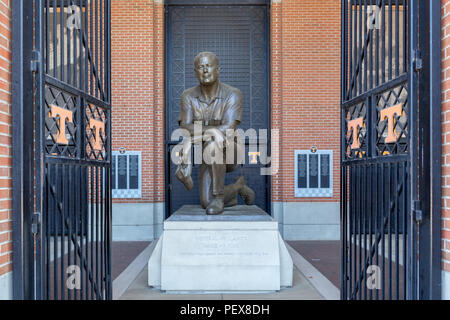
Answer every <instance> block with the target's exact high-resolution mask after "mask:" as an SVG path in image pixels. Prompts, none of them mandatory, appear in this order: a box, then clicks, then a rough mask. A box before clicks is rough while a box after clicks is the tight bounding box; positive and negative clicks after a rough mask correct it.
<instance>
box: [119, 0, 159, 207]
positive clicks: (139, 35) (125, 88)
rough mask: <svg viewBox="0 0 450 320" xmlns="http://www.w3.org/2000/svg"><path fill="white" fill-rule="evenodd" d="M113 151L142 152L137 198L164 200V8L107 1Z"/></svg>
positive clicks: (136, 0)
mask: <svg viewBox="0 0 450 320" xmlns="http://www.w3.org/2000/svg"><path fill="white" fill-rule="evenodd" d="M111 3H112V8H111V14H112V18H111V19H112V20H111V39H112V40H111V41H112V44H111V54H112V70H111V72H112V96H113V101H112V107H113V113H112V114H113V118H112V120H113V127H112V134H113V150H118V149H119V148H121V147H124V148H126V149H127V150H128V151H142V164H143V172H142V174H143V177H142V187H143V190H142V191H143V194H142V199H138V200H115V201H120V202H161V201H164V154H165V153H164V5H162V4H155V3H154V2H153V1H150V0H133V1H125V0H120V1H118V0H115V1H112V2H111Z"/></svg>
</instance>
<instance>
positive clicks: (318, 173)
mask: <svg viewBox="0 0 450 320" xmlns="http://www.w3.org/2000/svg"><path fill="white" fill-rule="evenodd" d="M295 197H298V198H311V197H333V151H332V150H321V151H319V150H317V148H314V147H313V148H311V150H296V151H295Z"/></svg>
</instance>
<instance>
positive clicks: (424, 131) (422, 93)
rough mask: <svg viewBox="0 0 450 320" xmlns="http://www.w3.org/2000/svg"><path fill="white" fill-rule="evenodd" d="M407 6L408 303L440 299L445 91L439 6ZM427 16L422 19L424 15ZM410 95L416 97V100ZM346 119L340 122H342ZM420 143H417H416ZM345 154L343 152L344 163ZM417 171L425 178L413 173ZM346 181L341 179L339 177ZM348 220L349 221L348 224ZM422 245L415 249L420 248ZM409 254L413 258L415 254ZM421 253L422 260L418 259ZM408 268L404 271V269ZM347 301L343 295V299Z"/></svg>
mask: <svg viewBox="0 0 450 320" xmlns="http://www.w3.org/2000/svg"><path fill="white" fill-rule="evenodd" d="M344 1H347V0H342V2H341V104H342V102H343V100H344V97H345V94H346V93H345V88H344V87H343V86H342V83H344V81H346V76H345V72H346V70H347V69H346V67H347V66H346V63H345V62H344V59H343V57H344V56H345V55H346V50H347V45H346V42H345V39H346V34H345V33H346V32H347V28H346V27H344V26H345V25H346V20H345V15H346V12H345V8H346V7H347V6H344V5H343V3H344ZM403 1H408V3H409V6H410V10H411V12H410V14H409V18H410V19H409V21H412V19H411V18H413V19H414V20H415V21H416V22H415V23H410V25H409V31H410V32H411V33H414V34H415V35H416V37H415V38H412V37H411V36H410V37H409V39H411V40H412V41H410V43H409V56H410V59H411V60H410V63H409V66H408V68H409V72H408V77H409V83H410V84H411V87H410V88H409V89H408V90H409V92H410V93H409V97H410V98H411V99H409V103H410V104H412V103H415V104H417V107H416V108H411V107H410V109H412V110H414V109H417V114H413V115H412V119H413V120H414V121H412V122H411V123H410V124H409V125H410V127H409V131H410V132H413V134H411V135H410V136H411V138H410V142H409V143H410V152H411V159H415V160H414V161H413V160H411V171H410V174H411V182H410V185H411V191H410V197H411V208H410V210H409V212H410V223H409V224H410V229H409V233H410V234H411V235H412V234H417V233H418V234H419V236H418V237H412V238H411V239H412V240H409V241H410V242H409V245H408V246H409V247H410V248H409V249H408V255H409V256H408V260H407V265H408V266H407V267H408V268H409V270H410V271H409V274H408V282H409V283H411V284H415V286H414V287H411V286H409V289H408V297H407V298H408V299H420V300H429V299H432V300H438V299H441V295H442V292H441V282H442V270H441V254H442V251H441V239H442V236H441V228H442V211H441V210H442V203H441V201H442V200H441V195H442V190H441V188H442V181H441V179H442V178H441V177H442V172H441V171H442V170H441V165H442V140H441V139H442V123H441V121H442V120H441V110H442V101H441V99H442V88H441V71H442V69H441V60H442V57H441V18H442V17H441V4H440V1H439V2H438V1H421V0H403ZM422 15H423V16H422ZM412 93H415V94H416V96H415V97H414V99H412V95H411V94H412ZM341 119H342V118H341ZM344 128H345V124H344V123H343V122H341V150H344V146H345V138H344V135H343V134H344ZM414 139H416V140H414ZM343 159H344V154H343V153H342V152H341V163H342V161H343ZM413 172H417V173H421V174H413ZM341 177H342V175H341ZM340 191H341V283H344V282H346V281H347V280H346V279H343V275H344V269H343V268H344V263H343V260H342V259H343V258H342V257H344V252H345V250H346V248H344V246H343V234H342V230H344V229H343V228H344V225H343V221H344V220H343V214H344V213H343V209H342V199H343V193H344V192H346V191H345V190H344V189H343V181H341V188H340ZM345 221H346V220H345ZM417 241H418V242H419V245H418V246H417V245H416V243H417ZM411 250H413V251H412V253H411ZM418 253H420V259H416V258H415V256H416V254H418ZM405 267H406V266H405ZM342 298H343V296H342V295H341V299H342Z"/></svg>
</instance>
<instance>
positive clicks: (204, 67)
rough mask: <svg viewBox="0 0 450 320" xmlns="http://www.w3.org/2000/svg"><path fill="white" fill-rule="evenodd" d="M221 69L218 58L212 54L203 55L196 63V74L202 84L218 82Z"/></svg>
mask: <svg viewBox="0 0 450 320" xmlns="http://www.w3.org/2000/svg"><path fill="white" fill-rule="evenodd" d="M219 71H220V67H219V64H218V63H217V59H215V58H214V56H212V55H206V56H202V57H201V58H200V59H198V60H197V61H196V63H195V75H196V76H197V79H198V81H199V82H200V83H201V84H202V85H205V86H208V85H212V84H214V83H216V81H217V80H218V79H219Z"/></svg>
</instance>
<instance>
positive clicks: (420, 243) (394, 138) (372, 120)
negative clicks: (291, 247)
mask: <svg viewBox="0 0 450 320" xmlns="http://www.w3.org/2000/svg"><path fill="white" fill-rule="evenodd" d="M433 2H434V1H430V2H428V1H417V0H343V1H342V57H343V60H342V108H341V114H342V150H341V152H342V171H341V174H342V175H341V223H342V230H341V239H342V269H341V274H342V282H341V298H342V299H365V300H367V299H419V298H420V299H423V298H425V299H427V298H437V297H440V286H439V282H440V270H439V269H440V244H439V241H440V234H439V230H440V152H439V147H436V143H439V144H440V141H441V138H440V122H439V121H440V120H437V119H436V113H437V114H438V116H437V117H439V115H440V111H439V110H440V86H439V84H440V75H439V74H440V65H439V64H438V63H439V61H440V59H441V58H440V53H439V52H440V45H439V41H440V31H439V29H437V30H436V28H439V25H440V18H439V17H440V10H439V4H437V2H436V3H434V4H433ZM433 19H435V20H437V21H438V22H437V23H436V22H435V21H433ZM436 40H437V41H436ZM435 46H437V47H435ZM436 51H437V53H436ZM433 60H434V61H433ZM436 73H437V76H436ZM436 80H437V81H436ZM433 81H436V82H434V83H433ZM436 95H437V96H436ZM433 180H434V185H431V182H430V181H433ZM436 180H437V181H436ZM431 199H433V200H431Z"/></svg>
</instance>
